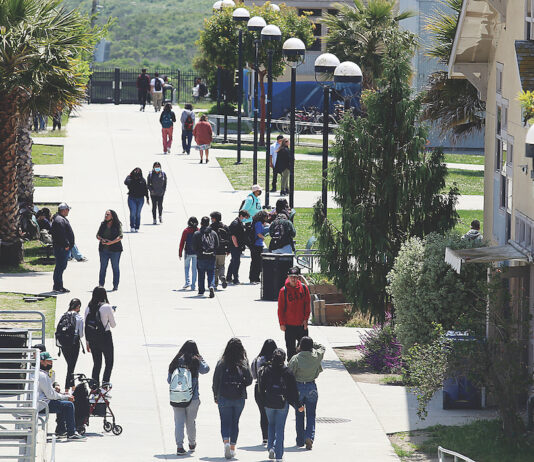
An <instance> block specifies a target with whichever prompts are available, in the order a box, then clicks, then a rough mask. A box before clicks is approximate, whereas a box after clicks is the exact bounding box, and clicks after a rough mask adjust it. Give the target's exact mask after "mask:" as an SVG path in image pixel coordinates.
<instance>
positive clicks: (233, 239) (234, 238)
mask: <svg viewBox="0 0 534 462" xmlns="http://www.w3.org/2000/svg"><path fill="white" fill-rule="evenodd" d="M248 217H249V214H248V212H247V211H246V210H240V211H239V214H238V216H237V218H236V219H235V220H234V221H232V223H230V226H229V227H228V230H229V231H230V244H229V251H230V255H231V259H230V264H229V265H228V273H227V274H226V282H227V283H228V282H231V283H233V284H236V285H237V284H239V283H240V282H239V266H240V265H241V251H242V250H244V249H245V245H246V244H247V238H246V234H245V232H246V231H245V225H244V224H243V222H244V221H245V220H246V219H247V218H248Z"/></svg>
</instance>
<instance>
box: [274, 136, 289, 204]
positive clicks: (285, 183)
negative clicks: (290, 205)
mask: <svg viewBox="0 0 534 462" xmlns="http://www.w3.org/2000/svg"><path fill="white" fill-rule="evenodd" d="M291 161H292V158H291V151H290V150H289V140H288V139H287V138H284V139H283V140H282V143H281V144H280V147H279V148H278V157H277V159H276V170H277V171H278V172H279V173H280V176H281V177H282V185H281V186H280V195H281V196H287V195H288V194H289V169H290V168H291Z"/></svg>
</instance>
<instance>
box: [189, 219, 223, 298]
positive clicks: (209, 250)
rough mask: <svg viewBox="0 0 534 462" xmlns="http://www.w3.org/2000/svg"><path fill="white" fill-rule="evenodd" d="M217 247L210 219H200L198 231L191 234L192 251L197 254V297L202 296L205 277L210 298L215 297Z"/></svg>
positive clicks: (217, 242)
mask: <svg viewBox="0 0 534 462" xmlns="http://www.w3.org/2000/svg"><path fill="white" fill-rule="evenodd" d="M218 246H219V237H218V236H217V233H216V232H215V231H213V230H212V229H211V228H210V219H209V218H208V217H202V219H201V220H200V229H199V230H198V231H195V234H193V249H194V251H195V253H196V254H197V271H198V295H204V292H205V290H206V288H205V282H206V275H207V277H208V289H209V291H210V298H213V297H215V251H216V249H217V247H218Z"/></svg>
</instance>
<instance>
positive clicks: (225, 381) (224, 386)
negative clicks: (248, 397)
mask: <svg viewBox="0 0 534 462" xmlns="http://www.w3.org/2000/svg"><path fill="white" fill-rule="evenodd" d="M244 384H245V377H244V375H243V371H242V370H241V367H239V366H226V367H225V369H224V371H223V374H222V380H221V385H220V387H219V394H220V395H221V396H222V397H223V398H226V399H239V398H241V391H242V389H243V385H244Z"/></svg>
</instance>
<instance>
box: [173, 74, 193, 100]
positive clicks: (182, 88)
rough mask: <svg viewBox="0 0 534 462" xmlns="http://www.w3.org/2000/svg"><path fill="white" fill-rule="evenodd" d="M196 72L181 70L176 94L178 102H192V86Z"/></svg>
mask: <svg viewBox="0 0 534 462" xmlns="http://www.w3.org/2000/svg"><path fill="white" fill-rule="evenodd" d="M197 78H198V74H196V73H195V72H192V71H189V72H181V73H180V81H179V84H178V87H177V89H178V94H177V96H176V98H177V102H178V103H192V102H193V87H194V86H195V81H196V79H197Z"/></svg>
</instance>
